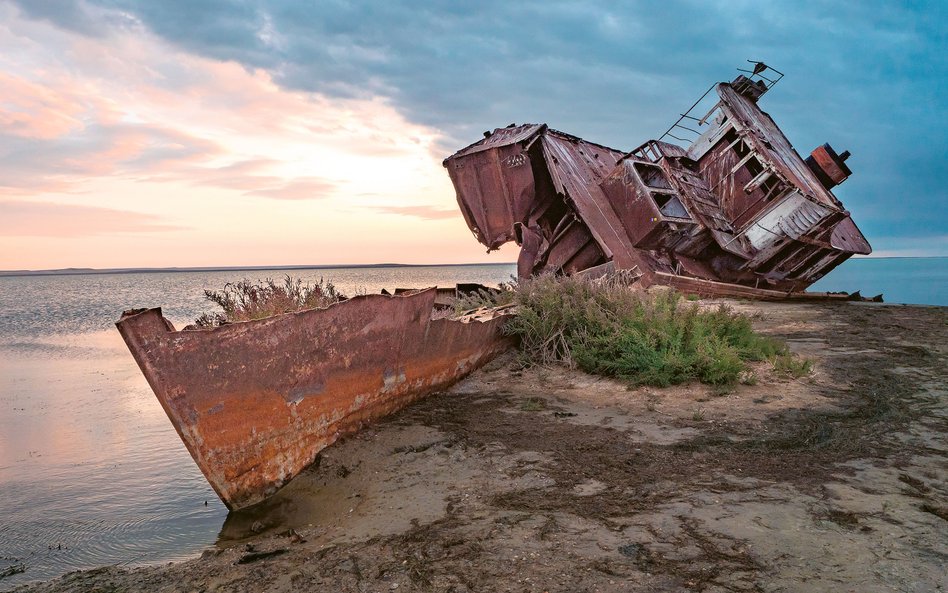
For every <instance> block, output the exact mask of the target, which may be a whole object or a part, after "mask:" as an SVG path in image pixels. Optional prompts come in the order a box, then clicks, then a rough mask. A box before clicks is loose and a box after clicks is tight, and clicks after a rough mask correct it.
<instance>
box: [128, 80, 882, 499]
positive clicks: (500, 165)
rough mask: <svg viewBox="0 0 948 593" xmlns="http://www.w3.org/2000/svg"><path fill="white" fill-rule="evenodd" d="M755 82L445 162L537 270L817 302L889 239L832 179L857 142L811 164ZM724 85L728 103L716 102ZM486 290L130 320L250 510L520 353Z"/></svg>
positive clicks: (150, 371)
mask: <svg viewBox="0 0 948 593" xmlns="http://www.w3.org/2000/svg"><path fill="white" fill-rule="evenodd" d="M745 74H747V75H746V76H745V75H744V74H742V75H740V76H738V77H737V78H736V79H735V80H734V81H732V82H729V83H720V84H716V85H714V86H712V87H711V88H710V89H709V90H708V92H707V93H705V96H704V97H702V99H700V100H699V101H698V102H696V103H695V105H693V106H692V108H691V109H690V110H688V111H687V112H686V113H684V114H682V115H681V118H679V120H678V121H677V122H676V123H675V124H673V125H672V126H671V128H669V130H668V132H666V133H665V134H664V135H663V136H661V137H660V138H659V139H658V140H649V141H648V142H645V143H644V144H642V145H641V146H639V147H638V148H636V149H635V150H632V151H631V152H625V151H620V150H615V149H612V148H608V147H606V146H602V145H600V144H595V143H592V142H588V141H586V140H583V139H581V138H577V137H575V136H570V135H569V134H565V133H562V132H558V131H556V130H553V129H551V128H549V127H548V126H546V125H544V124H526V125H520V126H516V125H512V126H508V127H506V128H500V129H497V130H494V131H493V132H491V133H487V134H486V137H485V138H484V139H482V140H480V141H479V142H476V143H474V144H472V145H470V146H468V147H467V148H464V149H462V150H460V151H459V152H457V153H456V154H454V155H452V156H450V157H448V158H447V159H446V160H445V161H444V166H445V167H446V168H447V170H448V173H449V174H450V177H451V180H452V181H453V183H454V186H455V188H456V191H457V200H458V204H459V205H460V208H461V212H462V214H463V216H464V219H465V220H466V221H467V224H468V226H469V227H470V229H471V230H472V231H473V233H474V236H475V237H476V238H477V240H478V241H480V242H481V243H482V244H484V245H485V246H487V247H488V249H489V250H492V249H497V248H498V247H500V246H501V245H503V244H504V243H507V242H510V241H515V242H516V243H517V244H518V245H520V247H521V249H520V256H519V259H518V262H517V271H518V275H519V276H520V277H521V278H528V277H531V276H533V275H535V274H539V273H545V272H547V273H555V274H585V275H588V276H593V277H595V276H603V275H607V274H610V273H612V272H616V271H623V272H621V274H619V277H621V278H623V279H628V280H630V281H635V282H638V283H639V284H640V285H642V286H646V287H647V286H650V285H656V284H658V285H668V286H672V287H675V288H678V289H681V290H683V291H686V292H689V293H697V294H703V295H712V296H739V297H751V298H761V299H772V298H773V299H776V298H790V297H806V296H807V295H809V294H810V293H806V292H804V291H805V289H806V288H807V287H808V286H809V285H810V284H812V283H813V282H815V281H816V280H818V279H819V278H821V277H822V276H823V275H825V274H826V273H827V272H829V271H830V270H832V269H833V268H834V267H836V266H838V265H839V264H840V263H842V262H843V261H845V260H846V259H847V258H849V257H850V256H852V255H853V254H867V253H869V252H870V251H871V249H870V247H869V243H868V242H867V241H866V239H865V237H863V235H862V233H860V231H859V229H858V228H857V227H856V225H855V223H853V221H852V219H851V217H850V215H849V212H847V211H846V210H845V209H844V208H843V205H842V204H841V203H840V202H839V200H837V199H836V197H835V196H834V195H833V193H832V191H831V190H832V188H833V187H834V186H836V185H837V184H839V183H842V182H843V181H844V180H845V179H846V178H847V177H848V176H849V175H850V173H851V172H850V170H849V168H848V167H847V166H846V163H845V161H846V159H847V157H848V155H849V153H848V152H843V153H841V154H837V153H836V152H835V151H834V150H833V149H832V148H831V147H830V146H829V145H828V144H824V145H823V146H820V147H817V148H816V149H815V150H813V151H812V153H811V154H810V156H809V157H807V158H806V159H803V158H802V157H801V156H800V155H799V154H797V152H796V151H795V150H794V149H793V146H792V145H791V144H790V142H789V141H788V140H787V138H786V137H785V136H784V135H783V133H782V132H781V131H780V129H779V128H778V127H777V125H776V124H775V123H774V122H773V120H772V119H771V118H770V116H768V115H767V114H766V113H764V112H763V111H761V109H760V108H759V107H758V100H759V99H760V98H761V96H763V95H764V94H765V93H766V92H767V91H768V90H769V89H770V88H771V87H773V85H774V84H775V83H776V81H777V80H779V78H780V76H781V75H780V73H779V72H776V71H774V70H773V69H772V68H769V67H767V66H766V65H764V64H762V63H756V62H755V63H753V70H748V71H746V72H745ZM712 91H713V92H714V95H711V94H710V93H711V92H712ZM708 96H711V97H713V98H716V101H715V102H714V104H713V105H712V106H711V107H710V108H709V109H708V110H707V111H705V112H704V113H699V112H698V111H699V104H700V103H701V102H702V100H704V99H705V98H707V97H708ZM700 111H704V110H703V109H701V110H700ZM686 132H687V133H690V134H693V136H694V138H693V140H692V141H690V142H687V146H685V145H684V144H685V143H686V141H685V140H684V139H683V137H684V135H685V133H686ZM671 140H677V141H679V142H681V143H682V144H675V143H673V142H672V141H671ZM473 289H476V287H470V286H468V287H464V286H461V285H459V286H458V287H457V288H455V289H443V288H442V289H438V288H430V289H424V290H410V291H397V292H396V294H395V295H391V294H387V293H385V294H377V295H362V296H357V297H354V298H352V299H348V300H344V301H342V302H338V303H335V304H333V305H330V306H329V307H327V308H323V309H311V310H305V311H300V312H295V313H286V314H282V315H276V316H273V317H269V318H266V319H260V320H256V321H245V322H239V323H231V324H227V325H223V326H220V327H213V328H204V329H193V330H188V329H185V330H181V331H178V330H176V329H175V328H174V327H173V326H172V324H171V323H170V322H169V321H168V320H167V319H165V318H164V317H163V316H162V313H161V309H158V308H154V309H136V310H132V311H126V312H125V313H123V314H122V317H121V319H119V321H117V322H116V325H117V326H118V329H119V331H120V332H121V334H122V337H123V338H124V339H125V342H126V344H127V345H128V348H129V350H130V351H131V353H132V355H133V356H134V358H135V360H136V362H137V363H138V365H139V367H140V368H141V370H142V373H143V374H144V375H145V378H146V379H147V380H148V383H149V384H150V386H151V388H152V390H153V391H154V392H155V395H156V396H157V398H158V400H159V402H160V403H161V405H162V407H163V408H164V410H165V412H166V413H167V415H168V417H169V418H170V419H171V423H172V424H173V425H174V427H175V429H176V430H177V432H178V434H179V435H180V437H181V439H182V441H184V444H185V446H186V447H187V449H188V451H189V452H190V453H191V455H192V457H193V458H194V460H195V462H197V465H198V466H199V467H200V468H201V471H202V472H203V473H204V475H205V476H206V477H207V480H208V481H209V482H210V484H211V486H212V487H213V488H214V490H215V491H216V492H217V494H218V495H219V496H220V498H221V500H223V501H224V503H225V504H226V505H227V507H228V508H229V509H241V508H244V507H247V506H250V505H253V504H255V503H258V502H261V501H262V500H264V499H265V498H267V497H268V496H270V495H272V494H273V493H275V492H276V491H277V490H278V489H279V488H280V487H281V486H283V485H284V484H286V483H287V482H288V481H289V480H291V479H292V478H293V477H294V476H296V475H297V474H298V473H299V472H301V471H302V470H303V469H305V468H306V467H307V466H309V465H311V464H312V463H313V462H314V461H315V460H316V459H317V455H318V454H319V452H320V451H321V450H322V449H324V448H325V447H327V446H329V445H330V444H332V443H333V442H334V441H336V440H337V439H339V438H340V437H341V436H343V435H345V434H348V433H351V432H353V431H356V430H358V429H359V428H360V427H361V426H362V425H363V424H364V423H365V422H368V421H371V420H373V419H376V418H379V417H381V416H384V415H386V414H389V413H392V412H394V411H396V410H398V409H399V408H402V407H404V406H406V405H407V404H409V403H410V402H412V401H414V400H416V399H418V398H420V397H423V396H425V395H427V394H429V393H432V392H434V391H437V390H440V389H443V388H445V387H447V386H449V385H450V384H452V383H454V382H456V381H457V380H459V379H460V378H462V377H463V376H465V375H466V374H467V373H470V372H471V371H473V370H474V369H476V368H478V367H479V366H481V365H483V364H484V363H486V362H487V361H489V360H490V359H491V358H493V357H494V356H496V355H497V354H499V353H501V352H503V351H504V350H506V349H507V348H509V347H510V346H511V345H512V344H513V339H512V338H511V337H509V336H507V335H505V334H504V332H503V326H504V323H505V320H506V318H507V317H508V315H510V314H511V311H510V309H509V308H504V307H495V308H486V309H480V310H476V311H473V312H468V313H467V314H464V315H460V316H458V315H451V314H446V313H445V307H447V306H448V305H449V303H450V301H451V300H452V299H453V298H455V297H456V296H457V295H458V294H459V293H463V292H464V291H469V290H473ZM816 296H820V295H816ZM824 296H826V295H824Z"/></svg>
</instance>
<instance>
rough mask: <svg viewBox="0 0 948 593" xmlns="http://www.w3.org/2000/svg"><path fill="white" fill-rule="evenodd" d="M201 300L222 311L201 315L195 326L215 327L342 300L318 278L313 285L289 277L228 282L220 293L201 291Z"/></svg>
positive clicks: (334, 289) (324, 281)
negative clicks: (281, 279) (212, 304)
mask: <svg viewBox="0 0 948 593" xmlns="http://www.w3.org/2000/svg"><path fill="white" fill-rule="evenodd" d="M204 297H205V298H206V299H207V300H209V301H211V302H212V303H214V304H216V305H217V306H219V307H220V308H221V309H223V311H222V312H215V313H203V314H201V316H200V317H198V318H197V319H196V320H195V325H196V326H197V327H217V326H219V325H226V324H228V323H234V322H237V321H251V320H254V319H263V318H264V317H271V316H273V315H279V314H281V313H292V312H294V311H302V310H304V309H316V308H320V307H328V306H329V305H331V304H333V303H338V302H339V301H344V300H346V296H345V295H343V294H342V293H341V292H339V291H338V290H336V287H335V286H334V285H333V284H332V282H329V281H326V280H323V279H322V278H320V279H319V282H317V283H316V284H312V285H311V284H309V283H307V284H303V280H302V279H300V278H292V277H290V276H289V275H287V276H286V278H284V279H283V283H282V284H278V283H277V282H275V281H274V280H272V279H270V278H267V279H266V280H264V281H263V282H260V281H257V282H252V281H250V280H248V279H246V278H245V279H243V280H240V281H238V282H228V283H227V284H225V285H224V290H222V291H219V292H218V291H215V290H205V291H204Z"/></svg>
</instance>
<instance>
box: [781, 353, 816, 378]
mask: <svg viewBox="0 0 948 593" xmlns="http://www.w3.org/2000/svg"><path fill="white" fill-rule="evenodd" d="M771 365H772V366H773V369H774V373H775V374H776V375H778V376H780V377H783V378H785V379H799V378H800V377H805V376H807V375H809V374H810V373H811V372H813V362H812V361H810V360H809V359H806V358H797V357H795V356H793V355H790V354H778V355H777V356H775V357H773V359H772V360H771Z"/></svg>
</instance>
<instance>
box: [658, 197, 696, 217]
mask: <svg viewBox="0 0 948 593" xmlns="http://www.w3.org/2000/svg"><path fill="white" fill-rule="evenodd" d="M652 199H654V200H655V204H656V205H657V206H658V211H659V212H661V213H662V216H665V217H668V218H684V219H687V220H690V219H691V216H689V215H688V211H687V210H685V206H684V205H683V204H682V203H681V200H680V199H679V198H678V196H676V195H675V194H673V193H665V192H652Z"/></svg>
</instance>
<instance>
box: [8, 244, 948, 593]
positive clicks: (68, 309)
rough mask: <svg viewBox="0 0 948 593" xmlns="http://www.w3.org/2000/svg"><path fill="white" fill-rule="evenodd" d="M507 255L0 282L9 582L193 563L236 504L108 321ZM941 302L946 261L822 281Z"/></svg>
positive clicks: (407, 280) (416, 281) (856, 264)
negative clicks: (227, 290)
mask: <svg viewBox="0 0 948 593" xmlns="http://www.w3.org/2000/svg"><path fill="white" fill-rule="evenodd" d="M513 273H515V266H514V265H512V264H501V265H471V266H408V267H381V268H335V269H303V270H291V271H287V270H271V271H267V270H252V271H235V270H227V271H201V272H186V271H175V272H152V273H122V274H79V275H54V276H9V277H0V574H2V573H3V571H4V569H6V568H8V567H10V566H13V565H17V566H23V567H25V568H26V570H25V572H23V573H21V574H16V575H13V576H10V577H6V578H3V579H2V580H0V591H2V590H6V589H9V588H12V587H13V586H16V585H18V584H22V583H24V582H28V581H34V580H44V579H49V578H52V577H55V576H58V575H61V574H63V573H66V572H68V571H72V570H76V569H85V568H91V567H94V566H100V565H105V564H119V565H141V564H156V563H164V562H168V561H173V560H181V559H184V558H189V557H193V556H195V555H198V554H200V553H201V551H202V550H204V549H205V548H207V547H209V546H212V545H214V544H215V543H216V542H217V541H218V538H219V537H221V529H222V527H223V525H224V520H225V519H226V517H227V510H226V509H225V508H224V506H223V504H222V503H221V502H220V500H219V499H218V498H217V496H216V495H215V494H214V492H213V491H212V490H211V488H210V486H209V485H208V484H207V482H206V480H205V479H204V477H203V475H202V474H201V472H200V470H198V468H197V466H196V465H195V464H194V462H193V461H192V460H191V457H190V455H189V454H188V452H187V450H186V449H185V448H184V445H183V444H182V443H181V440H180V439H179V438H178V435H177V434H176V433H175V431H174V429H173V428H172V426H171V423H170V422H169V421H168V419H167V417H166V416H165V414H164V412H163V411H162V409H161V407H160V406H159V404H158V401H157V400H156V399H155V397H154V395H153V394H152V392H151V390H150V388H149V387H148V384H147V383H146V382H145V379H144V377H142V375H141V373H140V372H139V370H138V367H137V366H136V365H135V362H134V361H133V360H132V357H131V355H130V354H129V353H128V350H127V349H126V348H125V345H124V343H123V342H122V340H121V338H120V336H119V334H118V332H117V331H116V330H115V328H114V326H113V323H114V322H115V320H116V319H117V318H118V316H119V314H120V313H121V312H122V310H124V309H131V308H138V307H152V306H161V307H162V308H163V311H164V313H165V315H166V316H167V317H168V318H169V319H171V320H172V322H173V323H174V324H175V326H176V327H179V328H180V327H183V326H184V325H186V324H187V323H189V322H190V321H191V320H193V319H194V318H195V317H196V316H197V315H199V314H200V313H202V312H204V311H213V310H214V306H213V305H212V304H210V303H208V302H207V301H206V300H205V299H204V297H203V293H204V290H205V289H210V290H219V289H221V288H222V287H223V286H224V284H225V283H227V282H235V281H237V280H240V279H243V278H249V279H252V280H256V279H264V278H267V277H270V278H274V279H277V280H278V279H281V278H282V277H283V276H284V275H286V274H291V275H293V276H298V277H301V278H303V279H304V280H307V281H315V280H318V279H319V278H320V277H325V278H327V279H330V280H332V281H333V282H334V283H335V284H336V286H337V287H338V288H339V289H340V290H342V291H343V292H344V293H347V294H354V293H356V292H377V291H378V290H380V289H381V288H388V289H392V288H395V287H423V286H434V285H442V286H447V285H453V284H455V283H457V282H481V283H484V284H497V283H499V282H504V281H507V280H509V279H510V275H511V274H513ZM813 289H815V290H845V291H853V290H857V289H860V290H862V294H863V295H867V296H872V295H875V294H878V293H884V295H885V299H886V301H887V302H895V303H917V304H928V305H948V258H928V259H860V260H851V261H849V262H846V263H845V264H843V266H841V267H840V268H839V269H837V270H836V271H834V272H832V273H831V274H830V275H829V276H828V277H827V278H825V279H824V280H822V281H820V282H819V283H818V284H817V285H815V286H814V287H813Z"/></svg>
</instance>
